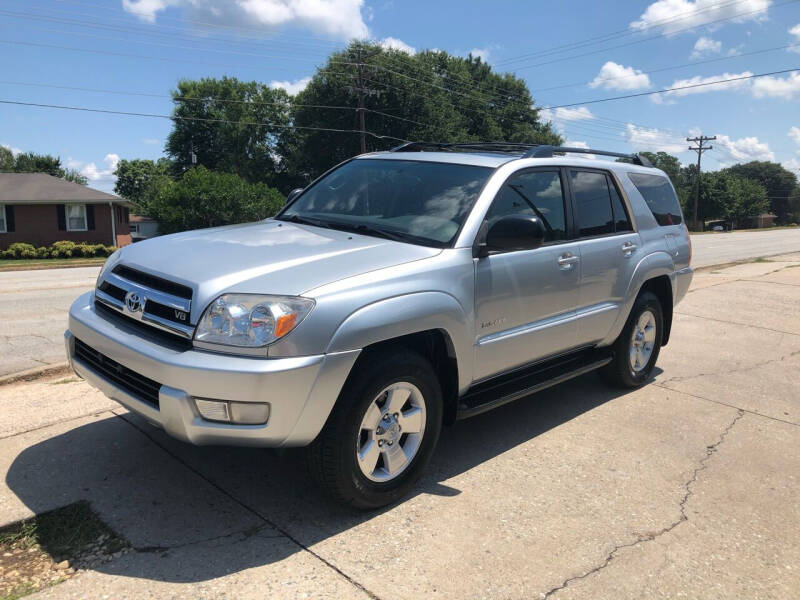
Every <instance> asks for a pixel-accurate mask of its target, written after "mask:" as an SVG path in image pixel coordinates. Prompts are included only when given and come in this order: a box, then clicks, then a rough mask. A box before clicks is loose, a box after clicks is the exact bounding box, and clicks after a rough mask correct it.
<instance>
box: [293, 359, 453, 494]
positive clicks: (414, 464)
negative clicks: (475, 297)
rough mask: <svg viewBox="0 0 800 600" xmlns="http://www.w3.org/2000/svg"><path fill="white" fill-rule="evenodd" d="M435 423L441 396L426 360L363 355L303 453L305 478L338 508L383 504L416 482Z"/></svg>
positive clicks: (435, 433) (430, 445)
mask: <svg viewBox="0 0 800 600" xmlns="http://www.w3.org/2000/svg"><path fill="white" fill-rule="evenodd" d="M441 425H442V393H441V388H440V386H439V381H438V379H437V377H436V374H435V373H434V371H433V368H432V367H431V364H430V362H429V361H428V360H426V359H425V358H424V357H423V356H420V355H419V354H417V353H415V352H412V351H409V350H405V349H400V350H397V349H395V350H394V351H393V352H376V353H374V354H368V355H365V356H363V357H362V358H361V359H360V360H359V362H358V364H357V365H356V367H355V371H354V372H353V373H352V375H351V376H350V378H349V379H348V381H347V384H345V387H344V389H343V390H342V392H341V394H340V396H339V399H338V400H337V402H336V405H335V406H334V409H333V411H332V412H331V415H330V417H329V418H328V422H327V423H326V424H325V427H324V428H323V430H322V432H321V433H320V434H319V436H318V437H317V439H316V440H314V442H313V443H312V444H311V446H309V448H308V462H309V468H310V471H311V474H312V476H313V477H314V479H316V480H317V482H318V483H319V484H320V485H321V486H322V487H323V488H324V489H325V490H326V491H327V492H328V493H329V494H330V495H331V496H332V497H333V498H334V499H336V500H338V501H340V502H343V503H345V504H350V505H352V506H355V507H357V508H377V507H379V506H384V505H386V504H390V503H391V502H394V501H395V500H397V499H398V498H400V497H401V496H403V495H404V494H406V493H407V492H408V491H409V490H410V489H411V487H412V486H413V485H414V483H415V482H416V481H417V479H419V477H420V475H421V474H422V471H423V469H424V468H425V465H426V464H427V463H428V461H429V460H430V457H431V455H432V454H433V450H434V448H435V446H436V442H437V441H438V439H439V431H440V429H441Z"/></svg>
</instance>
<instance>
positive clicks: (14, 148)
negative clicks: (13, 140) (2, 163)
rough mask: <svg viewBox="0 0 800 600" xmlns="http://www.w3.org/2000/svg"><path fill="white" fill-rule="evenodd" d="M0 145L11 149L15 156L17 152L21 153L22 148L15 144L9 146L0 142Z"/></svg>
mask: <svg viewBox="0 0 800 600" xmlns="http://www.w3.org/2000/svg"><path fill="white" fill-rule="evenodd" d="M0 146H2V147H3V148H5V149H6V150H11V154H13V155H14V156H16V155H17V154H22V149H21V148H17V147H16V146H9V145H8V144H0Z"/></svg>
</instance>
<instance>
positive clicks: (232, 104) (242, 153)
mask: <svg viewBox="0 0 800 600" xmlns="http://www.w3.org/2000/svg"><path fill="white" fill-rule="evenodd" d="M172 97H173V100H174V102H175V104H176V105H175V109H174V110H173V129H172V132H171V133H170V134H169V137H168V138H167V144H166V152H167V154H168V155H169V156H170V157H171V158H172V159H173V161H174V170H175V173H174V174H175V175H176V176H178V175H180V173H181V172H183V171H185V170H187V169H190V168H192V167H193V166H195V165H197V166H199V165H202V166H204V167H206V168H208V169H211V170H216V171H225V172H228V173H235V174H237V175H239V176H241V177H244V178H245V179H247V180H248V181H264V182H272V181H273V180H274V174H275V172H276V171H277V170H278V167H279V157H278V156H277V154H276V153H275V145H276V142H277V139H278V136H279V135H280V134H281V133H282V132H283V129H284V127H286V126H287V125H289V119H290V110H289V95H288V94H287V93H286V92H285V91H284V90H281V89H272V88H270V87H268V86H267V85H265V84H263V83H257V82H255V81H251V82H243V81H239V80H238V79H236V78H235V77H223V78H222V79H214V78H205V79H200V80H197V81H193V80H186V79H185V80H181V81H179V82H178V86H177V89H176V90H174V91H173V92H172ZM193 154H194V160H193V156H192V155H193Z"/></svg>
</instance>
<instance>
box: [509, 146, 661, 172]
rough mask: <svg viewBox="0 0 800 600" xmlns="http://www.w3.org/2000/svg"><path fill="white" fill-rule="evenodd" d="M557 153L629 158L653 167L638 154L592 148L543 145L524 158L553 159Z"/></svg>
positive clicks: (639, 163) (533, 149) (529, 151)
mask: <svg viewBox="0 0 800 600" xmlns="http://www.w3.org/2000/svg"><path fill="white" fill-rule="evenodd" d="M555 152H569V153H570V154H600V155H601V156H616V157H617V158H628V159H630V160H631V161H633V164H635V165H641V166H643V167H652V166H653V163H651V162H650V161H649V160H648V158H647V157H646V156H643V155H641V154H638V153H633V154H624V153H622V152H609V151H608V150H594V149H592V148H571V147H569V146H548V145H541V146H536V147H535V148H531V149H530V150H528V151H527V152H526V153H525V154H523V156H522V157H523V158H552V157H553V154H554V153H555Z"/></svg>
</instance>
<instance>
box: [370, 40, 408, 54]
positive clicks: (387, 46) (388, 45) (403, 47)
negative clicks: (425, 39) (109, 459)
mask: <svg viewBox="0 0 800 600" xmlns="http://www.w3.org/2000/svg"><path fill="white" fill-rule="evenodd" d="M379 44H380V45H381V48H383V49H384V50H400V52H405V53H406V54H411V55H414V54H416V53H417V49H416V48H414V47H413V46H409V45H408V44H406V43H405V42H404V41H403V40H398V39H397V38H393V37H385V38H383V39H382V40H381V41H380V42H379Z"/></svg>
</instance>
